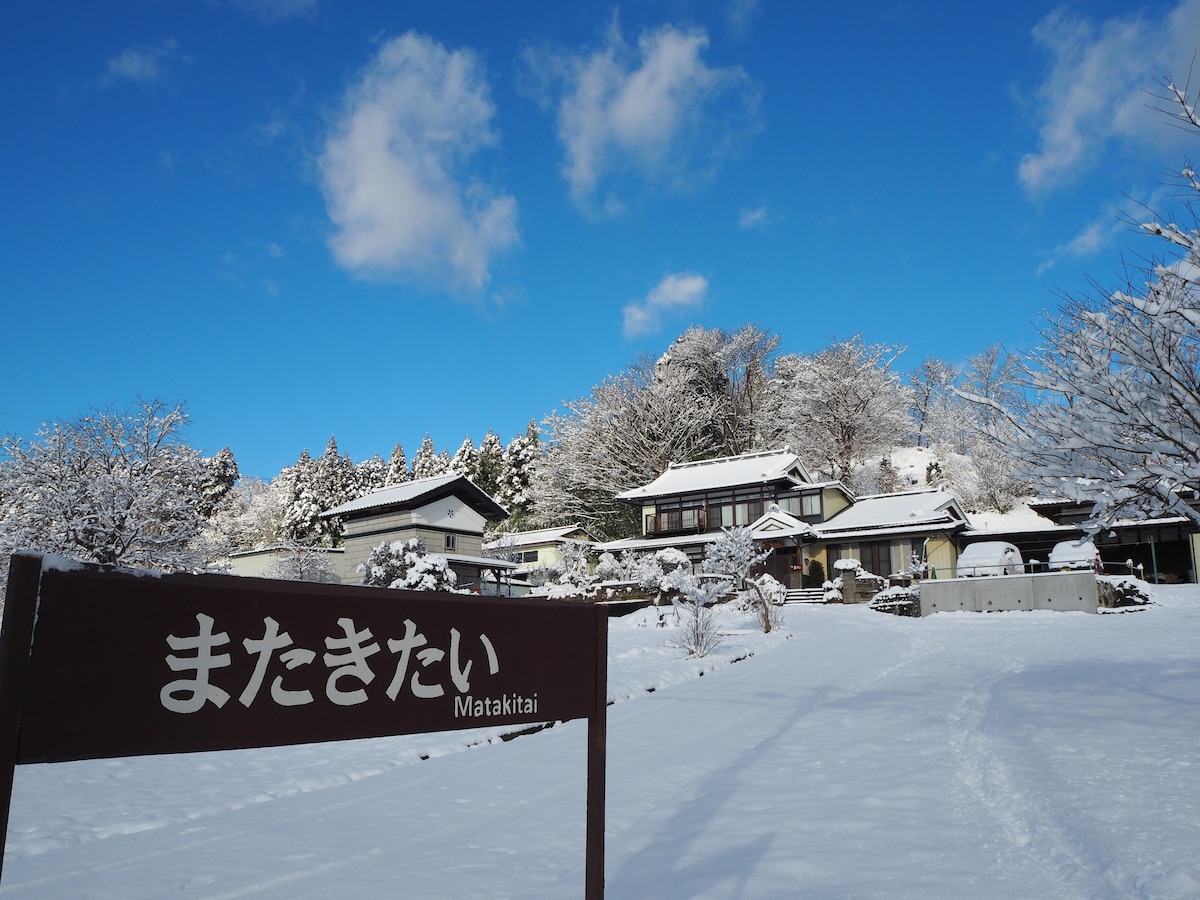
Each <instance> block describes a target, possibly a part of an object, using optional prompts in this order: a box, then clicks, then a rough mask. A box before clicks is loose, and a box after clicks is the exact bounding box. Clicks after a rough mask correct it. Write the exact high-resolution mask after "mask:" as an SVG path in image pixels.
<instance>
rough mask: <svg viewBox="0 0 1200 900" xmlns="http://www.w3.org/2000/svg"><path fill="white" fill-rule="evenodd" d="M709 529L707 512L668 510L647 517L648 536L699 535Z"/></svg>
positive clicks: (646, 528) (702, 510) (696, 509)
mask: <svg viewBox="0 0 1200 900" xmlns="http://www.w3.org/2000/svg"><path fill="white" fill-rule="evenodd" d="M707 529H708V514H707V510H704V509H699V508H694V509H668V510H664V511H663V512H659V513H654V514H651V515H648V516H646V522H645V530H646V534H647V535H651V534H656V535H664V534H687V533H689V532H693V533H696V534H699V533H700V532H702V531H706V530H707Z"/></svg>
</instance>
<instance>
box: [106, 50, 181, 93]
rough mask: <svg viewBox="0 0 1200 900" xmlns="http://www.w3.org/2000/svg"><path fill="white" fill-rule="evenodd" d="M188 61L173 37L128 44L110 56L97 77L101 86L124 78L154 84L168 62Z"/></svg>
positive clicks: (166, 71) (169, 65)
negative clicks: (153, 42)
mask: <svg viewBox="0 0 1200 900" xmlns="http://www.w3.org/2000/svg"><path fill="white" fill-rule="evenodd" d="M188 61H189V59H188V57H187V56H186V55H184V54H183V53H181V52H180V51H179V47H178V45H177V44H176V43H175V41H174V40H173V39H171V38H167V39H166V40H162V41H159V42H158V43H157V44H151V45H144V46H140V47H128V48H126V49H125V50H122V51H121V52H120V53H118V54H117V55H116V56H113V57H110V58H109V60H108V62H107V63H106V64H105V69H104V75H103V77H102V78H101V81H102V83H103V84H104V85H105V86H109V85H113V84H117V83H119V82H125V81H132V82H135V83H137V84H154V83H156V82H158V81H161V80H162V79H163V78H164V77H165V76H166V75H167V73H168V71H169V70H170V68H171V67H172V66H174V65H176V64H179V63H186V62H188Z"/></svg>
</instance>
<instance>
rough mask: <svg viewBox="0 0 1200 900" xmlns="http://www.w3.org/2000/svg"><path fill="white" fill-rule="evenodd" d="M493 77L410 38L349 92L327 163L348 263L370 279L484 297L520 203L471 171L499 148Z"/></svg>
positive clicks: (468, 58)
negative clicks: (478, 157) (483, 154)
mask: <svg viewBox="0 0 1200 900" xmlns="http://www.w3.org/2000/svg"><path fill="white" fill-rule="evenodd" d="M494 112H495V110H494V107H493V105H492V102H491V99H490V97H489V91H488V85H487V83H486V81H485V79H484V73H483V68H482V66H481V64H480V62H479V61H478V59H477V58H476V56H475V55H474V54H473V53H472V52H470V51H469V50H456V51H453V52H451V51H449V50H447V49H446V48H445V47H444V46H442V45H441V44H440V43H438V42H437V41H434V40H432V39H431V38H428V37H425V36H423V35H419V34H416V33H414V32H409V33H407V34H405V35H403V36H401V37H398V38H395V39H393V40H390V41H388V42H387V43H386V44H384V45H383V46H382V47H381V48H380V50H379V52H378V54H377V55H376V57H375V58H374V59H373V60H372V61H371V63H370V64H369V65H368V66H367V68H366V69H365V71H364V72H363V73H362V76H361V77H360V78H359V80H358V81H357V82H356V83H355V84H354V85H353V86H351V88H350V89H349V90H348V92H347V95H346V99H345V104H344V108H343V110H342V112H341V114H340V115H339V117H338V119H337V121H336V122H335V123H334V126H333V128H332V131H331V134H330V136H329V137H328V139H327V141H326V144H325V149H324V153H323V154H322V156H321V160H320V170H321V182H322V188H323V190H324V194H325V202H326V207H327V209H328V212H329V216H330V218H331V219H332V220H333V223H334V225H335V226H336V229H337V230H336V232H335V234H334V235H333V237H332V238H331V239H330V242H329V243H330V247H331V249H332V250H333V254H334V257H335V258H336V259H337V261H338V263H339V264H341V265H342V266H344V267H345V268H346V269H348V270H350V271H351V272H353V273H354V274H355V275H357V276H360V277H363V278H370V279H387V278H394V277H415V278H417V279H419V280H423V281H427V282H430V283H432V284H435V285H437V286H444V287H451V288H467V289H470V290H479V289H482V288H483V287H484V286H485V285H486V284H487V282H488V280H489V277H490V276H489V269H490V266H491V264H492V261H493V259H494V258H495V256H496V255H497V254H499V253H501V252H502V251H504V250H507V249H508V248H510V247H512V246H514V245H515V244H516V243H517V241H518V231H517V205H516V201H515V200H514V199H513V198H512V197H511V196H509V195H508V194H505V193H503V192H501V191H498V190H496V189H495V188H492V187H490V186H489V185H486V184H484V183H483V182H482V181H480V180H478V179H477V178H474V177H472V175H471V174H470V171H469V168H468V163H469V161H470V160H471V158H472V156H474V155H475V154H476V153H477V152H478V151H479V150H481V149H483V148H485V147H488V146H491V145H493V144H495V143H496V135H495V133H494V132H493V131H492V127H491V122H492V118H493V115H494Z"/></svg>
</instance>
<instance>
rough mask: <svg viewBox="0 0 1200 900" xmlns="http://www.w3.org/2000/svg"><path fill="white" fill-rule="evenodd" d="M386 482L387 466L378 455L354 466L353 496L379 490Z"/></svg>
mask: <svg viewBox="0 0 1200 900" xmlns="http://www.w3.org/2000/svg"><path fill="white" fill-rule="evenodd" d="M386 480H387V464H386V463H385V462H384V461H383V458H382V457H381V456H380V455H379V454H378V453H376V454H375V455H374V456H371V457H368V458H367V459H364V460H363V461H362V462H358V463H355V464H354V481H355V484H356V487H355V496H358V497H361V496H363V495H364V494H369V493H371V491H377V490H379V489H380V488H381V487H383V486H384V483H385V482H386Z"/></svg>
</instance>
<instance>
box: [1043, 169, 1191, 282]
mask: <svg viewBox="0 0 1200 900" xmlns="http://www.w3.org/2000/svg"><path fill="white" fill-rule="evenodd" d="M1173 193H1174V189H1173V188H1171V187H1170V186H1167V185H1160V186H1159V187H1158V188H1156V189H1155V190H1154V191H1152V192H1151V193H1150V195H1149V196H1147V197H1140V198H1136V199H1135V198H1129V199H1127V202H1126V203H1125V204H1124V208H1123V209H1121V210H1120V211H1119V212H1117V213H1116V214H1114V212H1113V210H1112V208H1110V207H1108V206H1105V208H1104V209H1103V210H1102V211H1100V212H1099V213H1098V214H1097V215H1096V217H1095V218H1094V219H1093V220H1092V221H1090V222H1088V223H1087V224H1086V225H1084V226H1083V228H1081V229H1080V230H1079V231H1078V233H1077V234H1076V235H1075V236H1074V237H1073V238H1071V239H1070V240H1069V241H1067V242H1065V243H1063V244H1060V245H1059V246H1057V247H1055V248H1054V252H1053V253H1051V254H1050V255H1049V257H1048V258H1047V259H1045V260H1044V261H1043V262H1042V263H1041V265H1039V266H1038V268H1037V274H1038V276H1039V277H1040V276H1041V275H1044V274H1045V273H1046V272H1048V271H1050V269H1052V268H1054V267H1055V266H1056V265H1058V264H1059V263H1062V262H1068V261H1072V260H1079V259H1086V258H1088V257H1091V256H1096V255H1098V254H1100V253H1103V252H1105V251H1107V250H1108V249H1109V248H1110V247H1112V246H1113V245H1114V244H1116V243H1118V242H1119V240H1120V238H1121V237H1122V236H1125V237H1127V236H1128V235H1129V234H1130V232H1131V231H1134V230H1136V226H1137V224H1139V223H1141V222H1144V221H1149V220H1151V219H1153V218H1155V214H1154V213H1153V212H1151V210H1157V209H1163V208H1166V207H1168V206H1169V205H1170V203H1171V200H1172V195H1173Z"/></svg>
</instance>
